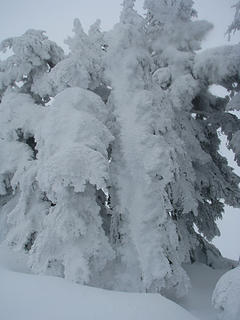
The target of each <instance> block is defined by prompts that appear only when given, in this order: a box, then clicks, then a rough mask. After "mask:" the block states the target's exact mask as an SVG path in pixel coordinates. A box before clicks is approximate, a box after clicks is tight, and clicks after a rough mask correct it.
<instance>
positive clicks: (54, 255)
mask: <svg viewBox="0 0 240 320" xmlns="http://www.w3.org/2000/svg"><path fill="white" fill-rule="evenodd" d="M12 43H13V44H12ZM7 46H12V47H13V53H14V54H13V56H10V57H9V58H8V59H7V60H6V61H4V62H2V63H1V73H0V78H1V80H2V82H1V83H2V92H3V93H2V101H1V104H0V114H1V117H0V124H1V125H0V128H1V129H0V137H1V140H0V144H1V164H0V192H1V196H0V203H1V214H0V222H1V223H0V225H1V227H0V229H1V232H0V234H1V240H4V241H7V242H8V243H9V245H10V246H12V247H14V248H15V249H20V250H24V251H25V252H27V253H28V254H29V263H30V265H31V266H32V268H33V271H35V272H40V273H42V272H44V273H51V274H55V275H59V276H64V277H66V278H69V279H72V280H74V281H78V282H81V283H89V282H91V281H92V282H93V283H94V281H95V279H94V277H95V276H96V274H98V273H99V272H100V271H101V270H102V269H103V268H104V266H105V265H106V263H107V262H109V261H111V260H112V259H113V257H114V252H113V250H112V249H111V247H110V245H109V243H108V239H107V236H106V232H105V231H104V230H103V228H102V221H103V217H102V216H101V215H103V214H104V213H105V216H106V212H103V210H101V208H100V205H99V195H98V193H100V194H104V195H105V193H104V192H106V190H107V180H108V165H109V163H108V151H107V150H108V146H109V144H110V142H111V141H112V140H113V136H112V135H111V133H110V131H109V130H108V129H107V127H106V125H105V123H106V122H107V119H108V109H107V107H105V105H104V103H103V102H102V100H101V98H100V97H99V96H97V95H96V94H95V93H93V92H90V91H88V90H86V89H84V88H69V89H66V90H64V91H62V92H61V94H59V95H58V96H56V97H55V99H54V102H53V103H52V106H51V107H47V106H45V105H44V104H45V103H46V99H45V97H46V95H45V93H44V94H43V95H40V93H39V91H38V92H37V95H35V93H36V91H35V90H36V88H40V82H39V81H40V80H39V79H43V81H44V78H45V75H47V74H49V73H50V72H51V70H50V68H51V67H54V65H53V64H55V62H56V60H58V61H60V60H61V59H62V58H63V56H62V49H59V48H58V47H57V46H56V45H55V44H54V43H52V42H50V41H49V40H47V38H46V37H45V36H42V33H41V32H38V31H30V32H27V33H26V34H24V35H23V36H22V37H19V38H17V39H13V40H8V41H4V42H3V43H2V47H7ZM41 50H42V51H41ZM24 52H25V54H24ZM52 52H53V53H52ZM56 52H58V53H59V54H58V55H57V54H56ZM30 53H31V54H32V55H31V54H30ZM37 58H38V59H37ZM51 59H53V62H51V63H50V61H52V60H51ZM54 59H55V60H54ZM16 61H18V64H17V63H16ZM11 63H12V64H11ZM7 65H8V66H10V67H12V68H10V71H9V72H8V69H7V67H6V66H7ZM50 65H51V66H50ZM30 67H31V68H32V69H31V68H30ZM44 72H45V73H44ZM35 80H36V81H35ZM19 81H21V84H19ZM36 83H38V85H36ZM33 87H34V90H33ZM48 97H49V98H51V96H49V95H48ZM47 100H48V99H47ZM100 191H101V192H100ZM100 211H101V213H100ZM79 244H80V245H79Z"/></svg>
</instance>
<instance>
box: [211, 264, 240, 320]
mask: <svg viewBox="0 0 240 320" xmlns="http://www.w3.org/2000/svg"><path fill="white" fill-rule="evenodd" d="M239 296H240V266H238V267H237V268H235V269H233V270H230V271H228V272H226V273H225V274H224V275H223V276H222V277H221V278H220V280H219V281H218V283H217V285H216V288H215V290H214V292H213V296H212V303H213V306H214V308H215V309H216V310H217V311H218V315H219V319H221V320H239V319H240V298H239Z"/></svg>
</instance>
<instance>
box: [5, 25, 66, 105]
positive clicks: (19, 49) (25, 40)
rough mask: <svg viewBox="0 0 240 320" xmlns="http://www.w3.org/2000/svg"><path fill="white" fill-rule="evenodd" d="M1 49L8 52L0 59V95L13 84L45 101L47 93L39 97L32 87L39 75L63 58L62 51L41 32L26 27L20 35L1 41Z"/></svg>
mask: <svg viewBox="0 0 240 320" xmlns="http://www.w3.org/2000/svg"><path fill="white" fill-rule="evenodd" d="M1 51H2V52H6V51H9V52H10V53H12V55H10V56H9V57H8V58H7V59H6V60H5V61H1V62H0V97H1V96H2V94H3V93H4V92H5V90H6V89H7V88H8V87H11V88H13V87H14V88H16V89H19V90H18V91H20V92H22V93H30V94H31V95H32V96H33V97H34V100H36V102H37V103H45V102H47V101H48V96H39V95H38V94H37V92H36V87H37V84H38V82H39V78H40V79H41V78H42V76H43V75H44V74H45V73H47V72H49V71H50V70H51V69H52V68H53V67H54V66H55V65H56V64H57V63H58V62H59V61H60V60H61V59H62V58H63V50H62V49H61V48H60V47H59V46H57V45H56V44H55V43H54V42H53V41H50V40H49V39H48V38H47V37H46V35H45V34H44V32H43V31H40V30H32V29H30V30H28V31H27V32H25V34H23V35H22V36H20V37H15V38H9V39H6V40H4V41H2V43H1V45H0V52H1Z"/></svg>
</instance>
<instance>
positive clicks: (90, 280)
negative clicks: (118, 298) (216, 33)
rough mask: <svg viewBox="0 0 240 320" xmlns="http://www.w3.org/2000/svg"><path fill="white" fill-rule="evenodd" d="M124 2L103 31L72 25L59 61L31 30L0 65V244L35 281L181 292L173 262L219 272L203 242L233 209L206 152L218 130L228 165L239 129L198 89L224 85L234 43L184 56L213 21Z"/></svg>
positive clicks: (230, 82)
mask: <svg viewBox="0 0 240 320" xmlns="http://www.w3.org/2000/svg"><path fill="white" fill-rule="evenodd" d="M134 4H135V1H134V0H124V1H123V4H122V12H121V15H120V21H119V23H118V24H116V25H115V26H114V28H113V29H112V30H111V31H109V32H106V33H102V32H101V31H100V22H99V21H97V22H96V23H95V24H93V25H92V26H91V27H90V30H89V32H88V34H86V33H85V32H84V30H83V28H82V26H81V24H80V22H79V20H77V19H76V20H75V21H74V29H73V31H74V36H73V37H71V38H68V39H67V40H66V43H67V44H68V45H69V50H70V52H69V54H68V55H67V56H64V55H63V52H62V51H61V49H59V48H58V47H57V46H56V45H55V44H53V43H52V42H49V40H48V39H47V38H45V36H43V34H42V33H41V32H37V31H31V32H30V34H31V37H30V36H29V32H27V33H26V34H25V35H23V36H22V37H18V38H16V39H15V40H14V41H17V43H18V42H19V43H23V44H24V43H29V42H30V44H29V47H28V46H27V48H30V49H29V50H27V51H26V56H25V54H24V50H25V49H24V48H25V47H24V45H23V47H21V46H20V44H18V45H17V48H18V47H20V49H19V50H15V49H14V50H15V51H14V52H15V53H14V55H13V56H12V57H10V58H8V59H7V60H6V61H3V62H1V66H0V83H1V84H2V85H1V90H2V91H1V92H2V93H1V94H2V101H1V104H0V113H1V117H0V138H1V140H0V142H1V149H2V150H4V151H3V152H1V156H0V160H1V163H0V178H1V180H0V193H1V196H0V206H1V207H0V228H1V231H0V236H1V240H3V241H4V240H5V241H7V242H9V243H10V245H12V246H13V247H15V248H19V249H23V250H25V251H26V252H27V253H28V255H29V263H30V265H31V267H32V269H33V270H34V271H35V272H38V273H51V274H55V275H58V276H63V277H67V278H69V279H71V280H74V281H77V282H80V283H86V284H90V285H95V286H101V287H105V288H112V289H118V290H119V289H120V290H128V291H147V292H160V293H162V294H164V295H167V296H171V297H173V296H177V297H180V296H183V295H184V294H186V292H187V290H188V287H189V285H190V284H189V279H188V276H187V274H186V272H185V271H184V269H183V266H182V265H183V264H184V263H191V262H194V261H201V262H204V263H206V264H208V265H215V266H217V265H219V264H220V263H223V264H224V262H223V260H222V258H221V256H220V253H219V252H218V250H217V249H216V248H214V247H213V246H212V245H211V244H209V243H208V240H211V239H212V238H213V237H214V236H215V235H218V234H219V230H218V228H217V225H216V220H217V219H218V218H221V216H222V213H223V207H224V203H226V204H229V205H232V206H235V207H239V206H240V191H239V188H238V184H239V182H240V178H239V177H238V176H236V175H235V174H234V173H233V170H232V169H231V168H230V167H228V164H227V160H226V159H225V158H223V157H222V156H221V155H220V154H219V153H218V149H219V144H220V140H219V138H218V130H219V129H222V130H223V131H224V132H225V133H226V134H227V136H228V138H229V141H230V146H231V148H232V149H233V150H235V152H236V157H238V153H239V152H238V151H237V149H236V148H237V147H236V146H237V143H233V142H234V141H237V134H238V132H239V131H238V130H239V120H238V119H237V118H236V117H235V116H233V115H232V114H230V113H228V112H226V110H227V102H228V100H227V99H221V98H218V97H215V96H213V95H212V94H210V92H209V86H210V85H211V84H214V83H218V84H221V85H224V86H225V87H226V88H228V89H235V87H234V81H235V80H236V81H237V80H238V79H239V76H238V72H239V71H238V70H239V69H238V67H237V66H238V65H239V60H238V56H237V53H236V52H237V47H236V46H234V47H225V48H222V49H220V50H219V49H215V51H214V50H212V51H210V52H206V53H201V54H196V51H197V50H198V49H200V44H201V41H202V39H203V38H204V36H205V34H206V33H207V32H208V30H210V29H211V27H212V26H211V24H209V23H207V22H205V21H198V20H196V19H195V17H196V12H195V10H194V9H193V2H192V1H191V0H174V1H173V0H171V1H170V0H146V1H145V3H144V8H145V10H146V15H145V16H144V17H143V16H141V15H139V14H138V13H137V11H136V10H135V9H134ZM193 18H194V19H193ZM32 35H34V36H32ZM39 37H40V38H39ZM41 37H42V38H41ZM29 39H30V40H29ZM39 39H40V40H39ZM11 41H13V40H11ZM31 41H33V44H31ZM4 43H5V44H4ZM7 46H10V45H9V44H8V42H3V44H2V47H3V48H5V47H7ZM12 47H13V46H12ZM21 48H23V49H21ZM32 48H36V50H37V51H36V52H38V51H40V53H41V55H40V58H41V59H40V58H39V59H40V60H37V62H35V59H37V58H34V57H35V55H36V54H35V49H32ZM39 48H40V49H39ZM49 48H50V49H51V50H50V49H49ZM53 48H54V49H53ZM29 52H30V53H32V55H31V54H30V53H29ZM227 55H228V59H226V61H225V63H224V64H223V63H221V61H222V60H221V59H222V57H225V58H226V56H227ZM230 57H233V58H234V59H235V60H234V59H233V61H230ZM11 59H12V60H13V62H12V68H13V70H14V72H12V69H11V68H10V72H9V74H8V70H7V67H6V66H7V65H11V63H10V62H11V61H12V60H11ZM9 61H10V62H9ZM17 61H18V64H17ZM9 63H10V64H9ZM28 64H29V65H30V66H31V68H30V67H29V68H30V69H28ZM16 66H18V68H17V69H16V68H15V67H16ZM18 75H19V76H18ZM235 91H236V90H235ZM50 98H53V101H52V103H51V104H46V102H48V100H49V99H50ZM234 148H235V149H234Z"/></svg>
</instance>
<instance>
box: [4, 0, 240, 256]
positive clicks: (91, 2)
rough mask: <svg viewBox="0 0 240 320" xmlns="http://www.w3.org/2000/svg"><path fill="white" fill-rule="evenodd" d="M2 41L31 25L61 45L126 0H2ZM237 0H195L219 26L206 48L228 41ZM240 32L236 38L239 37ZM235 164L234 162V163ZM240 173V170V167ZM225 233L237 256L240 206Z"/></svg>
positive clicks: (228, 252) (105, 22)
mask: <svg viewBox="0 0 240 320" xmlns="http://www.w3.org/2000/svg"><path fill="white" fill-rule="evenodd" d="M0 1H1V2H2V3H1V11H0V41H1V40H3V39H5V38H7V37H10V36H16V35H21V34H22V33H24V32H25V31H26V30H27V29H29V28H33V29H42V30H46V31H47V35H48V37H49V38H50V39H51V40H54V41H56V42H57V43H58V44H60V45H61V46H62V45H63V40H64V39H66V38H67V36H69V35H71V30H72V22H73V19H74V18H76V17H78V18H79V19H80V20H81V22H82V24H83V26H84V28H85V30H87V28H88V27H89V25H90V24H92V23H93V22H94V21H95V20H96V19H98V18H100V19H101V20H102V29H103V30H108V29H110V28H111V27H112V25H113V24H114V23H116V22H117V21H118V17H119V12H120V4H121V2H122V0H67V1H66V0H64V1H62V0H21V1H20V0H0ZM236 1H237V0H195V8H196V9H197V11H198V17H199V19H206V20H208V21H210V22H212V23H213V24H214V26H215V28H214V29H213V31H211V32H210V33H209V35H208V37H207V38H206V41H205V42H204V43H203V48H207V47H214V46H217V45H222V44H225V43H227V38H226V37H225V36H224V34H225V31H226V29H227V26H228V25H229V24H230V23H231V21H232V18H233V14H234V10H233V9H232V8H231V5H233V4H234V3H236ZM143 2H144V1H143V0H137V1H136V8H137V9H138V10H139V12H143V10H142V5H143ZM239 38H240V34H238V35H236V36H235V37H233V38H232V42H236V41H238V39H239ZM233 165H234V164H233ZM238 172H239V173H240V170H239V171H238ZM220 229H221V232H222V237H221V238H220V239H219V240H216V244H217V245H218V247H219V248H220V249H221V251H222V253H223V254H224V255H225V256H228V257H231V258H235V259H237V258H238V256H239V255H240V232H239V231H240V209H237V210H233V209H229V208H228V209H227V210H226V214H225V218H224V220H223V222H222V223H220Z"/></svg>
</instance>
